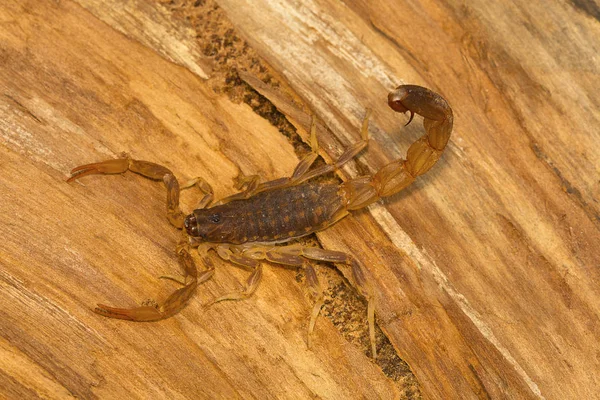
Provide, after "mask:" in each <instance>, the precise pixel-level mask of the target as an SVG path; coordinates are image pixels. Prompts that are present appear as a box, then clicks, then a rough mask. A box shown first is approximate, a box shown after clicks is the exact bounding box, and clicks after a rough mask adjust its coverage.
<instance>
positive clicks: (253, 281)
mask: <svg viewBox="0 0 600 400" xmlns="http://www.w3.org/2000/svg"><path fill="white" fill-rule="evenodd" d="M232 249H233V250H234V251H232ZM215 250H216V251H217V254H218V255H219V257H221V258H222V259H224V260H227V261H231V262H232V263H234V264H236V265H240V266H242V267H244V268H248V269H251V270H252V273H251V274H250V276H249V277H248V279H247V280H246V286H245V287H244V289H242V290H241V291H236V292H231V293H227V294H225V295H223V296H220V297H218V298H217V299H215V300H214V301H213V302H212V303H210V304H208V305H207V306H206V307H210V306H212V305H213V304H215V303H219V302H221V301H225V300H243V299H247V298H248V297H250V296H251V295H252V294H253V293H254V292H255V291H256V289H257V288H258V285H259V284H260V281H261V279H262V265H261V263H260V262H258V261H257V260H255V259H252V258H249V257H246V256H244V255H243V254H241V253H240V251H239V250H238V247H237V246H227V245H219V246H217V247H216V248H215Z"/></svg>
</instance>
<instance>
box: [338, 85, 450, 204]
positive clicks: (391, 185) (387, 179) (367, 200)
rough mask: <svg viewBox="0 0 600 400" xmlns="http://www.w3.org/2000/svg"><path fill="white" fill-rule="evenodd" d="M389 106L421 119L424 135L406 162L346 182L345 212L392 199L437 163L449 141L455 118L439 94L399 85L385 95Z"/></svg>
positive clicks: (413, 147) (391, 164)
mask: <svg viewBox="0 0 600 400" xmlns="http://www.w3.org/2000/svg"><path fill="white" fill-rule="evenodd" d="M388 105H389V106H390V107H391V108H392V109H393V110H394V111H397V112H401V113H405V112H407V111H408V112H410V119H409V121H408V123H407V125H408V124H409V123H410V122H411V121H412V119H413V117H414V114H418V115H420V116H422V117H423V126H424V127H425V135H423V136H422V137H421V138H419V140H417V141H416V142H414V143H413V144H412V145H411V146H410V148H409V149H408V153H407V155H406V160H403V159H400V160H396V161H393V162H391V163H389V164H388V165H386V166H385V167H383V168H381V169H380V170H379V171H377V173H376V174H375V175H373V176H365V177H360V178H356V179H352V180H350V181H347V182H345V183H344V184H343V185H342V188H343V189H342V190H344V192H345V193H346V199H347V206H346V207H347V209H348V210H356V209H358V208H362V207H365V206H367V205H369V204H371V203H373V202H375V201H377V200H379V199H380V198H382V197H386V196H391V195H392V194H394V193H397V192H399V191H401V190H402V189H404V188H405V187H407V186H408V185H410V184H411V183H412V182H413V181H414V180H415V179H416V178H417V176H419V175H423V174H424V173H426V172H427V171H429V170H430V169H431V167H433V166H434V164H435V163H436V162H437V160H439V158H440V157H441V155H442V152H443V151H444V148H445V147H446V144H447V143H448V140H449V139H450V134H451V133H452V123H453V120H454V117H453V115H452V109H451V108H450V106H449V105H448V103H447V102H446V100H445V99H444V98H443V97H442V96H440V95H439V94H437V93H435V92H433V91H431V90H429V89H427V88H424V87H421V86H417V85H401V86H398V87H397V88H396V89H395V90H394V91H392V92H390V94H389V95H388Z"/></svg>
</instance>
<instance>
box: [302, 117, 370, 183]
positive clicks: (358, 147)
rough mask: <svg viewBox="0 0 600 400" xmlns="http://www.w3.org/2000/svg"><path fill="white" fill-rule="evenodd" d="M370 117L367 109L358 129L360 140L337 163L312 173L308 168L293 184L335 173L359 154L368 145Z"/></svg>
mask: <svg viewBox="0 0 600 400" xmlns="http://www.w3.org/2000/svg"><path fill="white" fill-rule="evenodd" d="M370 116H371V110H370V109H367V111H366V113H365V117H364V119H363V122H362V127H361V129H360V136H361V140H360V141H358V142H356V143H354V144H353V145H352V146H350V147H349V148H348V149H346V151H345V152H344V153H343V154H342V155H341V156H340V157H339V158H338V159H337V161H336V162H335V163H333V164H327V165H324V166H322V167H319V168H316V169H314V170H312V171H308V168H306V170H305V171H304V172H303V173H302V174H298V176H297V177H296V179H295V181H294V183H296V184H298V183H302V182H304V181H307V180H309V179H312V178H314V177H316V176H319V175H323V174H326V173H329V172H333V171H336V170H338V169H340V168H341V167H342V166H343V165H344V164H346V163H347V162H348V161H350V160H352V159H353V158H354V157H356V155H357V154H358V153H360V152H361V151H362V150H363V149H364V148H365V147H367V145H368V143H369V117H370Z"/></svg>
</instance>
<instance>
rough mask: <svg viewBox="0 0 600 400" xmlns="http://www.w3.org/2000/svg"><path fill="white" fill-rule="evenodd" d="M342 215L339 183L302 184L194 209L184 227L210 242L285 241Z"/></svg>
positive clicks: (328, 223)
mask: <svg viewBox="0 0 600 400" xmlns="http://www.w3.org/2000/svg"><path fill="white" fill-rule="evenodd" d="M340 214H341V215H340ZM343 215H345V213H344V207H343V196H342V194H340V192H339V185H338V184H334V183H305V184H301V185H297V186H289V187H283V188H278V189H273V190H268V191H265V192H261V193H258V194H256V195H254V196H252V197H250V198H248V199H243V200H234V201H231V202H229V203H226V204H221V205H217V206H214V207H211V208H207V209H198V210H194V212H193V213H192V214H190V215H189V216H188V218H187V219H186V228H187V230H188V232H189V233H191V234H192V235H193V236H195V237H199V238H200V239H201V240H202V241H205V242H210V243H232V244H242V243H246V242H286V241H289V240H291V239H294V238H298V237H301V236H305V235H308V234H310V233H312V232H315V231H318V230H321V229H324V228H326V227H327V226H329V225H331V224H332V223H334V222H336V221H337V220H339V218H340V217H341V216H343Z"/></svg>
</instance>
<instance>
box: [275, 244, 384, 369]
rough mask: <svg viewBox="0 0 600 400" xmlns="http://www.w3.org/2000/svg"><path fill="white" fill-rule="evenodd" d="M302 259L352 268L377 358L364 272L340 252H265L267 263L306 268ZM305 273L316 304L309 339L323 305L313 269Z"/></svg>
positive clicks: (372, 312) (284, 249)
mask: <svg viewBox="0 0 600 400" xmlns="http://www.w3.org/2000/svg"><path fill="white" fill-rule="evenodd" d="M302 258H308V259H311V260H317V261H326V262H332V263H342V264H346V265H349V266H350V267H351V268H352V276H353V278H354V281H355V283H356V285H357V287H358V289H359V292H360V294H362V295H363V296H364V297H365V298H366V299H367V321H368V324H369V340H370V342H371V352H372V354H373V358H374V359H375V358H377V347H376V345H375V306H374V304H373V290H372V288H371V286H370V285H369V283H368V281H367V279H366V277H365V275H364V272H363V270H362V268H361V267H360V265H359V264H358V262H357V261H356V260H355V259H354V257H352V256H350V255H348V254H346V253H342V252H340V251H333V250H325V249H321V248H318V247H302V246H299V245H290V246H278V247H273V248H271V249H270V250H269V251H267V252H265V259H266V260H268V261H271V262H274V263H278V264H285V265H305V268H306V265H307V264H308V263H306V261H303V260H302ZM306 271H307V275H306V276H307V282H308V284H309V286H310V287H311V290H313V291H314V293H315V296H316V297H317V304H315V308H313V312H312V314H311V322H310V325H309V338H310V334H311V333H312V329H313V328H314V323H315V321H316V318H317V316H318V315H319V310H320V309H321V306H322V305H323V303H322V295H321V294H320V288H319V285H318V281H317V276H316V274H315V273H314V269H312V267H311V268H310V269H306ZM319 302H320V303H319ZM309 342H310V339H309Z"/></svg>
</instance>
